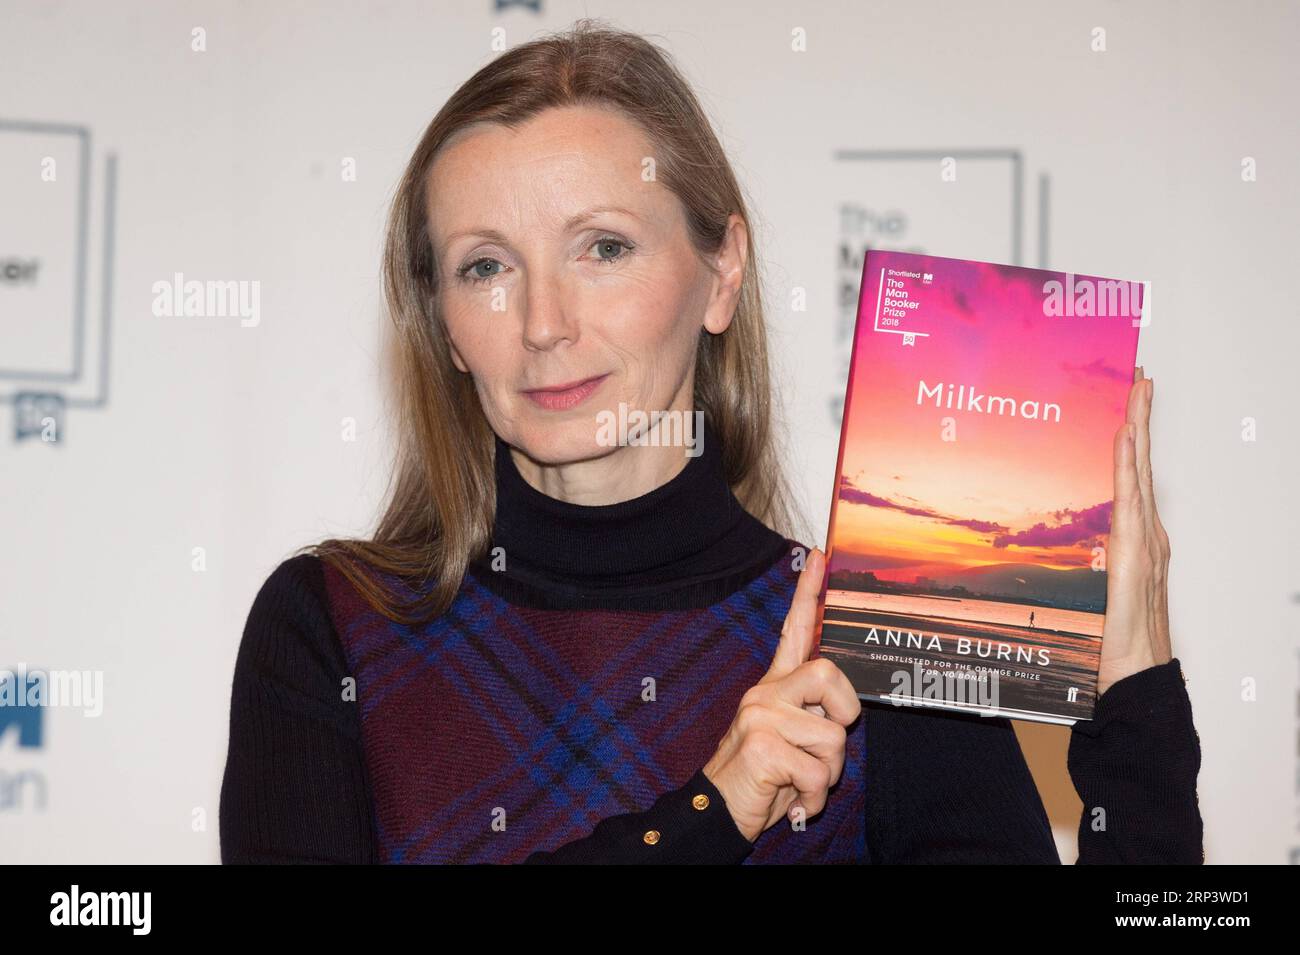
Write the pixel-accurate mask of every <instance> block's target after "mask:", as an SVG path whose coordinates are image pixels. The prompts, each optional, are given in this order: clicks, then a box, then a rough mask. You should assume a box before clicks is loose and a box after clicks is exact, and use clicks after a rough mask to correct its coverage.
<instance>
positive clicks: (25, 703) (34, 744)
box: [0, 667, 49, 813]
mask: <svg viewBox="0 0 1300 955" xmlns="http://www.w3.org/2000/svg"><path fill="white" fill-rule="evenodd" d="M39 680H40V674H39V673H36V672H28V671H27V669H26V667H20V668H18V669H8V670H0V813H4V812H9V813H17V812H22V811H23V810H29V809H37V810H39V809H44V808H45V806H46V804H47V802H48V800H49V793H48V790H49V785H48V782H47V780H46V778H45V774H44V773H42V772H41V771H40V770H39V769H37V768H34V767H30V768H23V767H22V763H23V762H26V761H29V758H30V757H34V756H36V755H37V754H42V755H43V751H44V746H45V739H44V730H45V706H44V704H43V703H42V702H40V701H39V699H38V698H37V697H36V695H35V693H34V690H35V689H36V686H37V684H38V682H39Z"/></svg>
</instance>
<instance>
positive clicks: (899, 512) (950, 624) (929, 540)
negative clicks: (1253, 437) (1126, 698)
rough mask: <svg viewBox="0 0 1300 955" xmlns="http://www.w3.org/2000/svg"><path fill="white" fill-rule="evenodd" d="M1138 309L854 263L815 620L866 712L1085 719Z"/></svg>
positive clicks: (1136, 304) (1116, 285) (962, 274)
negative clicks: (848, 349) (917, 709)
mask: <svg viewBox="0 0 1300 955" xmlns="http://www.w3.org/2000/svg"><path fill="white" fill-rule="evenodd" d="M1149 298H1150V296H1149V288H1147V287H1144V286H1143V285H1142V284H1141V283H1134V282H1127V281H1122V280H1113V279H1105V278H1100V277H1097V276H1086V275H1074V274H1070V273H1064V272H1051V271H1044V270H1038V269H1028V268H1020V267H1014V266H1006V265H996V264H991V263H984V262H971V261H965V260H960V259H950V258H941V257H938V256H928V255H917V254H910V253H901V252H876V251H872V252H869V253H868V254H867V256H866V259H865V262H864V267H863V279H862V287H861V290H860V293H859V302H858V315H857V325H856V330H855V333H854V343H853V353H852V359H851V362H850V371H849V381H848V391H847V393H846V395H845V409H844V420H843V426H842V433H841V437H840V452H839V465H838V467H837V480H836V488H835V494H834V497H833V499H832V506H831V522H830V528H829V533H828V538H827V573H826V577H825V579H824V581H823V588H822V613H821V614H820V615H819V617H820V621H819V622H820V650H819V652H820V654H821V655H823V656H827V657H830V658H831V659H832V660H834V662H835V663H836V664H838V665H839V666H840V668H841V669H843V670H844V672H845V673H846V675H848V677H849V679H850V680H851V681H852V682H853V684H854V686H855V687H856V688H857V690H858V692H859V694H860V695H862V696H863V697H864V698H868V699H872V698H888V697H889V695H890V694H894V696H895V697H897V698H906V699H909V700H911V701H913V702H920V703H923V704H924V705H934V706H941V707H944V708H949V709H958V710H973V711H984V712H996V713H998V714H999V715H1005V716H1010V717H1014V718H1017V719H1031V720H1038V721H1045V722H1063V723H1072V722H1074V721H1076V720H1079V719H1090V718H1091V716H1092V712H1093V706H1094V704H1095V702H1096V676H1097V665H1098V662H1099V659H1100V651H1101V635H1102V626H1103V623H1104V613H1105V609H1106V571H1105V548H1106V542H1107V537H1108V534H1109V530H1110V514H1111V502H1112V497H1113V458H1112V446H1113V445H1112V441H1113V437H1114V435H1115V432H1116V430H1117V429H1118V428H1119V427H1120V426H1121V425H1122V424H1123V422H1124V417H1125V405H1126V402H1127V396H1128V392H1129V388H1130V386H1131V384H1132V380H1133V368H1134V362H1135V360H1136V353H1137V341H1138V332H1139V326H1140V325H1142V324H1145V323H1146V322H1147V321H1149V317H1150V308H1149ZM1143 304H1146V305H1147V306H1148V307H1147V310H1146V311H1147V315H1146V316H1145V318H1144V317H1143V314H1142V307H1143Z"/></svg>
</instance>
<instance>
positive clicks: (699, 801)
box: [691, 793, 709, 811]
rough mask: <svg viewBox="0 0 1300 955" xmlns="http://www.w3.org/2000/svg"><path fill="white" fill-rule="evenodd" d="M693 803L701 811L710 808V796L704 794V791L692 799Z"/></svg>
mask: <svg viewBox="0 0 1300 955" xmlns="http://www.w3.org/2000/svg"><path fill="white" fill-rule="evenodd" d="M691 805H692V806H694V807H695V808H696V809H699V810H701V811H703V810H705V809H708V808H709V797H708V796H706V795H704V793H700V794H699V795H698V796H696V797H695V798H694V799H692V800H691Z"/></svg>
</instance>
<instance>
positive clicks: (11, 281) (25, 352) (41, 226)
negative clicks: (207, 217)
mask: <svg viewBox="0 0 1300 955" xmlns="http://www.w3.org/2000/svg"><path fill="white" fill-rule="evenodd" d="M92 156H93V151H92V148H91V135H90V130H89V129H88V128H87V127H85V126H76V125H69V124H63V123H57V122H29V121H21V120H6V119H0V208H3V209H4V210H5V214H4V215H3V216H0V405H9V406H11V407H12V409H13V435H14V440H16V441H31V442H40V443H43V444H47V445H53V446H58V445H61V444H62V443H63V441H64V440H65V438H66V434H65V427H66V423H67V412H68V410H69V409H71V408H82V409H91V410H96V409H100V408H103V407H105V406H106V405H107V404H108V383H109V352H110V321H111V308H110V304H111V295H112V289H113V282H112V273H113V235H114V216H115V198H116V191H117V186H116V184H117V157H116V156H115V155H113V154H111V153H109V154H106V156H105V157H104V171H103V174H102V181H103V183H104V188H103V194H102V196H100V197H98V198H97V199H92V196H91V181H92ZM92 316H97V317H98V321H97V322H92V321H91V318H92Z"/></svg>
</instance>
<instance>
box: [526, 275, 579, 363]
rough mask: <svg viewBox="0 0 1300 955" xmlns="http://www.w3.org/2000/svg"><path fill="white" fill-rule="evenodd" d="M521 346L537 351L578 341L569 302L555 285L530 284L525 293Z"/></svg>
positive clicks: (533, 282)
mask: <svg viewBox="0 0 1300 955" xmlns="http://www.w3.org/2000/svg"><path fill="white" fill-rule="evenodd" d="M523 310H524V345H525V346H526V347H528V348H532V349H535V350H537V351H546V350H548V349H551V348H554V347H555V346H556V344H557V343H559V342H561V341H565V340H567V341H569V342H573V341H574V340H576V338H577V323H576V322H575V321H574V319H573V315H572V309H571V303H569V302H568V301H566V298H565V295H564V291H563V289H562V288H561V286H560V284H559V283H557V282H545V281H530V282H529V283H528V288H527V291H526V292H525V294H524V301H523Z"/></svg>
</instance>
